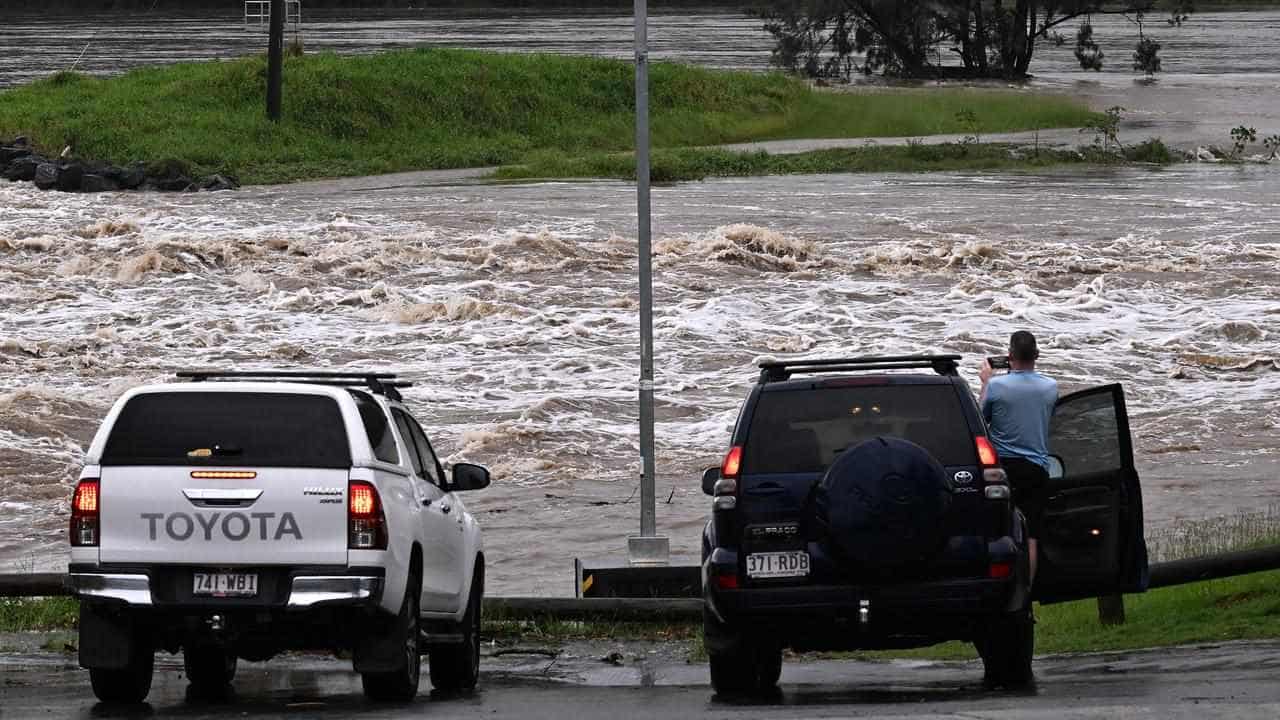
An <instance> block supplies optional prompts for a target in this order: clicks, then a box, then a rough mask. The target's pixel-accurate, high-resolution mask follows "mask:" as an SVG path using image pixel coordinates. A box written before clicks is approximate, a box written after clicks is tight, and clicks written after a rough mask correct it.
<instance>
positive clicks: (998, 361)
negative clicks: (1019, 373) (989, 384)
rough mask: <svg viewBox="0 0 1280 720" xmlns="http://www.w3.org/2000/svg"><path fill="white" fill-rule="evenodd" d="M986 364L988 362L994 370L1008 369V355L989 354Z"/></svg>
mask: <svg viewBox="0 0 1280 720" xmlns="http://www.w3.org/2000/svg"><path fill="white" fill-rule="evenodd" d="M987 364H989V365H990V366H991V367H992V368H993V369H995V370H1008V369H1009V356H1008V355H993V356H991V357H989V358H987Z"/></svg>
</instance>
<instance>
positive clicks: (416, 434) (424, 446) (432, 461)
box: [409, 416, 444, 487]
mask: <svg viewBox="0 0 1280 720" xmlns="http://www.w3.org/2000/svg"><path fill="white" fill-rule="evenodd" d="M409 426H410V431H411V432H412V433H413V439H414V442H416V443H417V444H418V450H419V452H421V453H422V464H423V466H424V470H425V471H426V473H427V474H426V476H425V477H426V478H427V479H428V480H430V481H431V483H432V484H433V485H435V486H436V487H444V482H443V480H444V478H443V477H442V476H441V475H440V472H441V471H440V461H439V460H437V459H436V453H435V451H434V450H432V449H431V443H430V442H429V441H428V440H427V434H426V433H424V432H422V426H421V425H419V424H418V421H417V420H414V419H413V417H412V416H409Z"/></svg>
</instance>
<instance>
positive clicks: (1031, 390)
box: [982, 370, 1058, 470]
mask: <svg viewBox="0 0 1280 720" xmlns="http://www.w3.org/2000/svg"><path fill="white" fill-rule="evenodd" d="M1057 401H1058V383H1057V382H1056V381H1054V380H1053V379H1052V378H1047V377H1045V376H1044V375H1041V374H1040V373H1038V372H1036V371H1034V370H1014V371H1011V372H1009V373H1008V374H1006V375H996V376H995V377H993V378H991V381H990V382H988V383H987V395H986V398H984V399H983V401H982V417H983V418H985V419H986V421H987V428H988V431H989V432H990V433H991V444H992V445H995V448H996V452H997V453H998V454H999V455H1000V456H1002V457H1020V458H1025V459H1027V460H1030V461H1031V462H1034V463H1036V464H1037V465H1039V466H1040V467H1043V468H1044V469H1046V470H1048V469H1049V418H1051V417H1053V406H1054V404H1055V403H1056V402H1057Z"/></svg>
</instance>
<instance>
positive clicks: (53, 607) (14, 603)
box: [0, 597, 80, 632]
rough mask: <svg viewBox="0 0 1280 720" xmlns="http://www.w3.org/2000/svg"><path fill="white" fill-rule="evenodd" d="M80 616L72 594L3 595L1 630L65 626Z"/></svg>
mask: <svg viewBox="0 0 1280 720" xmlns="http://www.w3.org/2000/svg"><path fill="white" fill-rule="evenodd" d="M79 616H80V604H79V603H78V602H76V600H74V599H72V598H66V597H57V598H0V632H28V631H32V630H65V629H68V628H73V627H75V625H76V622H77V621H78V620H79Z"/></svg>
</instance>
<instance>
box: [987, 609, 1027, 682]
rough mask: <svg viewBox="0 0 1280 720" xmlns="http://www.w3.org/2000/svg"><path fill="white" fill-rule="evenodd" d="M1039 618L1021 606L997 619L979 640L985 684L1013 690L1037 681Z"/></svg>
mask: <svg viewBox="0 0 1280 720" xmlns="http://www.w3.org/2000/svg"><path fill="white" fill-rule="evenodd" d="M1035 633H1036V625H1035V619H1034V617H1033V616H1032V614H1031V610H1030V609H1027V610H1021V611H1019V612H1016V613H1011V614H1009V615H1006V616H1004V617H1001V618H999V619H998V620H995V621H994V622H992V623H991V624H990V625H988V627H987V631H986V634H985V636H984V637H982V638H981V639H979V640H978V642H977V643H976V645H977V646H978V654H979V655H981V656H982V665H983V668H984V670H985V673H984V675H983V684H984V685H986V686H987V687H990V688H996V687H1003V688H1008V689H1011V690H1017V689H1022V688H1026V687H1030V686H1031V685H1032V684H1033V683H1034V682H1035V675H1034V673H1033V672H1032V667H1031V665H1032V657H1033V655H1034V654H1035V644H1036V643H1035V637H1036V635H1035Z"/></svg>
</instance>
